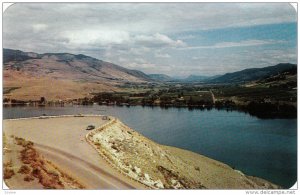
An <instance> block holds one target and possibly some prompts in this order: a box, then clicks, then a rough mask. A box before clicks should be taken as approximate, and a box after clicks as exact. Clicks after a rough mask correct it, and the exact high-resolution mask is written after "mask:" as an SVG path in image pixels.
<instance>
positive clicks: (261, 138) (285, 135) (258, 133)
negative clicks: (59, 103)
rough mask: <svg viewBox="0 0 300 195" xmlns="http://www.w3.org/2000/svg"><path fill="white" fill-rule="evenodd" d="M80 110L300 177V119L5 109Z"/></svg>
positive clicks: (244, 167)
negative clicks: (299, 122)
mask: <svg viewBox="0 0 300 195" xmlns="http://www.w3.org/2000/svg"><path fill="white" fill-rule="evenodd" d="M79 113H82V114H105V115H112V116H116V117H118V118H120V119H121V120H122V121H123V122H124V123H126V124H127V125H128V126H130V127H131V128H133V129H135V130H136V131H138V132H140V133H141V134H143V135H145V136H146V137H148V138H150V139H152V140H154V141H156V142H158V143H160V144H164V145H169V146H175V147H179V148H183V149H187V150H191V151H194V152H196V153H199V154H202V155H205V156H208V157H210V158H213V159H216V160H219V161H221V162H224V163H226V164H228V165H230V166H232V167H234V168H235V169H238V170H241V171H242V172H244V173H246V174H247V175H252V176H258V177H261V178H264V179H267V180H269V181H272V182H273V183H276V184H279V185H281V186H283V187H284V188H289V187H291V186H293V185H294V183H295V182H296V180H297V119H258V118H256V117H253V116H250V115H249V114H246V113H242V112H237V111H232V112H231V111H229V112H227V111H226V110H215V109H212V110H209V111H207V110H204V111H201V110H188V109H186V108H168V109H163V108H160V107H154V108H151V107H142V106H135V107H116V106H98V105H93V106H69V107H4V108H3V117H4V119H8V118H21V117H32V116H40V115H43V114H47V115H62V114H79Z"/></svg>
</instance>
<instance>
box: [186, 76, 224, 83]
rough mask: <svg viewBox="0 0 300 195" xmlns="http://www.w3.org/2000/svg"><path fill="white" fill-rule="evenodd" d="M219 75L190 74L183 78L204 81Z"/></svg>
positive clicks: (189, 80) (188, 80)
mask: <svg viewBox="0 0 300 195" xmlns="http://www.w3.org/2000/svg"><path fill="white" fill-rule="evenodd" d="M219 76H220V75H215V76H202V75H190V76H188V77H187V78H185V79H183V81H185V82H206V81H209V80H212V79H215V78H217V77H219Z"/></svg>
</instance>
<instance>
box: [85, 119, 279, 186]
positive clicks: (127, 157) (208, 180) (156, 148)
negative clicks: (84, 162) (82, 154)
mask: <svg viewBox="0 0 300 195" xmlns="http://www.w3.org/2000/svg"><path fill="white" fill-rule="evenodd" d="M86 138H87V141H88V142H89V143H90V144H92V145H93V146H94V148H95V149H96V150H97V151H98V152H99V154H100V155H101V156H102V157H103V158H105V159H106V160H107V161H108V162H109V163H111V165H112V166H113V167H115V168H117V169H119V170H120V171H121V172H123V173H124V174H126V175H128V176H129V177H131V178H133V179H135V180H137V181H139V182H141V183H143V184H146V185H148V186H151V187H152V188H158V189H205V188H207V189H268V188H269V189H272V188H273V189H274V188H275V189H276V188H280V187H279V186H277V185H274V184H272V183H270V182H268V181H266V180H263V179H260V178H256V177H251V176H247V175H245V174H243V173H242V172H240V171H238V170H234V169H232V168H231V167H229V166H228V165H226V164H223V163H221V162H218V161H216V160H213V159H210V158H207V157H205V156H202V155H199V154H196V153H193V152H190V151H186V150H182V149H178V148H174V147H170V146H164V145H160V144H157V143H155V142H154V141H152V140H150V139H148V138H146V137H144V136H143V135H141V134H139V133H137V132H136V131H134V130H132V129H130V128H129V127H128V126H126V125H125V124H123V123H122V122H121V121H119V120H118V119H112V120H111V121H110V122H109V123H107V124H106V125H105V126H103V127H102V128H99V129H96V130H93V131H91V132H90V133H88V134H87V136H86ZM137 156H138V159H137Z"/></svg>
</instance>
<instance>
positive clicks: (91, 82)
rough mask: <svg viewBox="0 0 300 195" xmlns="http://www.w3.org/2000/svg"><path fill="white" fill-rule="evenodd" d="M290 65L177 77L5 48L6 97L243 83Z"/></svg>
mask: <svg viewBox="0 0 300 195" xmlns="http://www.w3.org/2000/svg"><path fill="white" fill-rule="evenodd" d="M288 69H297V66H296V65H295V64H288V63H285V64H278V65H275V66H269V67H265V68H251V69H245V70H241V71H238V72H233V73H227V74H224V75H217V76H212V77H209V76H197V75H190V76H189V77H187V78H185V79H176V78H173V77H170V76H168V75H165V74H148V75H147V74H145V73H143V72H141V71H139V70H130V69H127V68H124V67H122V66H118V65H116V64H113V63H109V62H105V61H102V60H98V59H96V58H93V57H89V56H86V55H82V54H79V55H74V54H70V53H44V54H38V53H34V52H23V51H20V50H12V49H3V78H4V79H3V85H4V97H8V98H11V99H22V100H37V99H39V98H40V97H42V96H45V97H46V98H47V99H53V100H59V99H62V100H66V99H75V98H83V97H91V96H92V94H93V93H98V92H104V91H105V92H107V91H110V92H115V91H121V89H120V88H119V87H118V86H120V85H122V84H125V83H137V84H138V83H149V82H170V81H171V82H201V83H242V82H248V81H254V80H259V79H263V78H265V77H268V76H270V75H274V74H277V73H279V72H282V71H284V70H288Z"/></svg>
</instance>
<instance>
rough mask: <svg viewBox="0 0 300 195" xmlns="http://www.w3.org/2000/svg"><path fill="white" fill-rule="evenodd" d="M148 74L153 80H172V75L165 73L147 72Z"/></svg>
mask: <svg viewBox="0 0 300 195" xmlns="http://www.w3.org/2000/svg"><path fill="white" fill-rule="evenodd" d="M148 76H149V77H150V78H151V79H153V80H155V81H163V82H166V81H172V80H174V79H173V78H172V77H170V76H168V75H166V74H148Z"/></svg>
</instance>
